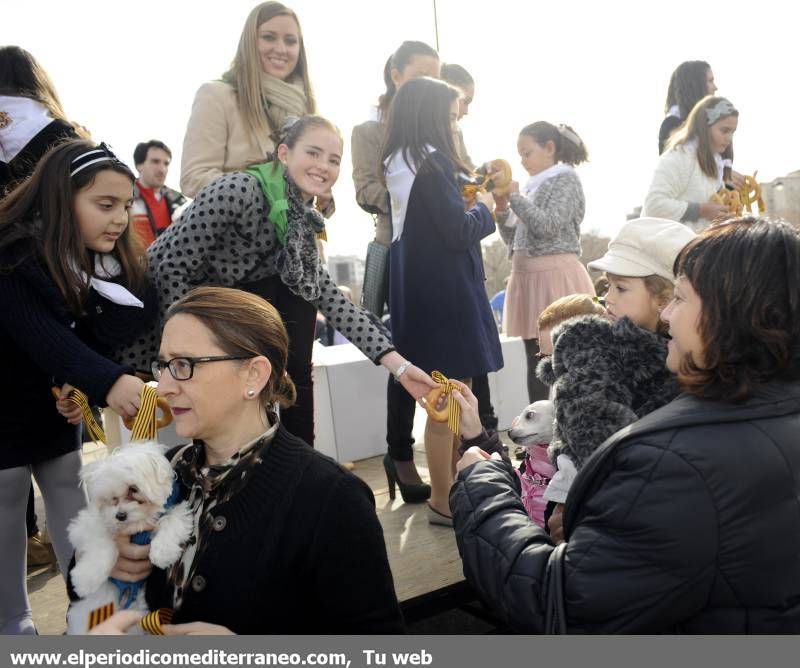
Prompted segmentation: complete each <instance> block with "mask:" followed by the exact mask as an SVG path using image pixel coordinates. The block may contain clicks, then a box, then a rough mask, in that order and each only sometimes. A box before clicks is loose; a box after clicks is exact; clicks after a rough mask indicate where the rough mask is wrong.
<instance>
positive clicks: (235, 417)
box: [118, 287, 403, 635]
mask: <svg viewBox="0 0 800 668" xmlns="http://www.w3.org/2000/svg"><path fill="white" fill-rule="evenodd" d="M288 345H289V340H288V336H287V333H286V329H285V327H284V325H283V322H282V321H281V319H280V316H279V315H278V312H277V311H276V310H275V308H274V307H272V306H271V305H270V304H269V303H268V302H267V301H265V300H264V299H262V298H260V297H258V296H256V295H253V294H250V293H248V292H244V291H241V290H235V289H231V288H218V287H213V288H211V287H206V288H197V289H195V290H192V291H191V292H190V293H188V294H187V295H186V296H185V297H183V299H181V300H180V301H178V302H176V303H175V304H173V305H172V307H171V308H170V310H169V312H168V314H167V321H166V325H165V326H164V335H163V338H162V340H161V349H160V351H159V355H158V360H157V361H155V362H154V363H153V375H154V376H155V377H156V379H158V394H159V396H161V397H164V398H165V399H166V400H167V402H168V403H169V405H170V408H171V410H172V414H173V415H174V416H175V427H176V430H177V432H178V434H179V435H180V436H182V437H185V438H191V439H193V442H192V443H191V444H190V445H188V446H184V447H183V448H182V449H176V450H174V451H172V452H170V453H168V454H167V456H168V457H169V458H170V459H172V461H173V463H174V467H175V470H176V473H177V475H178V483H179V486H180V496H181V498H182V499H186V500H188V502H189V507H190V509H191V511H192V513H193V515H194V529H193V532H192V535H191V537H190V539H189V542H188V544H187V546H186V549H185V551H184V553H183V556H182V557H181V559H180V560H179V561H178V562H176V563H175V565H174V566H172V567H171V569H170V570H168V571H161V570H154V571H153V572H152V574H151V575H150V577H149V579H148V581H147V594H146V595H147V602H148V605H149V607H150V609H151V610H155V609H158V608H162V607H166V608H172V609H174V611H175V615H174V618H173V624H172V625H170V626H167V627H166V628H165V632H166V634H167V635H187V634H213V635H220V634H226V633H237V634H274V633H313V634H315V633H401V632H402V631H403V621H402V617H401V614H400V608H399V606H398V603H397V599H396V597H395V593H394V585H393V582H392V574H391V572H390V570H389V563H388V561H387V557H386V547H385V545H384V540H383V532H382V530H381V526H380V524H379V522H378V518H377V516H376V514H375V500H374V498H373V496H372V492H371V491H370V489H369V487H367V485H366V484H365V483H364V482H362V481H361V480H360V479H358V478H356V477H355V476H354V475H352V474H351V473H348V472H347V471H345V470H344V469H343V468H342V467H340V466H339V465H338V464H337V463H336V462H334V461H333V460H332V459H330V458H328V457H326V456H325V455H322V454H320V453H318V452H316V451H315V450H312V449H311V448H310V447H309V446H308V445H307V444H306V443H304V442H303V441H301V440H300V439H299V438H296V437H295V436H293V435H292V434H290V433H289V432H288V431H287V430H286V429H285V428H284V427H283V425H282V424H281V422H280V420H279V417H278V414H277V412H276V410H275V407H276V405H280V406H283V407H286V406H289V405H291V404H292V403H293V402H294V397H295V392H294V385H293V384H292V380H291V378H289V376H288V375H287V374H286V361H287V355H288ZM148 549H149V548H142V547H140V546H132V545H131V546H127V550H126V553H124V555H127V556H131V555H133V556H135V557H137V561H136V564H135V567H134V568H131V562H130V561H128V560H127V559H126V558H125V556H123V557H122V558H121V559H120V561H119V562H118V567H119V568H120V570H122V571H127V572H129V573H130V572H132V571H137V572H138V573H139V575H138V576H137V577H135V578H133V579H141V577H142V570H141V565H142V563H143V564H144V566H145V574H146V570H147V568H148V567H149V562H147V561H146V560H144V561H143V560H142V558H143V557H144V558H145V559H146V555H147V552H148ZM137 550H138V552H137ZM122 579H131V578H130V577H129V576H127V575H124V574H123V576H122ZM131 621H135V620H131Z"/></svg>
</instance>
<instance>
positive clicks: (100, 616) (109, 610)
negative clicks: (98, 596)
mask: <svg viewBox="0 0 800 668" xmlns="http://www.w3.org/2000/svg"><path fill="white" fill-rule="evenodd" d="M113 614H114V604H113V603H106V604H105V605H101V606H100V607H99V608H95V609H94V610H92V611H91V612H90V613H89V624H88V625H87V628H88V630H89V631H91V630H92V629H93V628H94V627H95V626H97V625H98V624H102V623H103V622H104V621H106V620H107V619H108V618H109V617H111V615H113Z"/></svg>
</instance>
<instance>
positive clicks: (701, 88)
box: [664, 60, 711, 120]
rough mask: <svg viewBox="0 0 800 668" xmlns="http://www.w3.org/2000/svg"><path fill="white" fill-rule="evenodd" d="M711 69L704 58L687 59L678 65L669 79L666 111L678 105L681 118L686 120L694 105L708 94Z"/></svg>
mask: <svg viewBox="0 0 800 668" xmlns="http://www.w3.org/2000/svg"><path fill="white" fill-rule="evenodd" d="M710 69H711V65H709V64H708V63H707V62H706V61H704V60H687V61H685V62H682V63H681V64H680V65H678V67H676V68H675V71H674V72H673V73H672V76H671V77H670V80H669V87H668V88H667V102H666V105H665V106H664V113H669V110H670V108H671V107H674V106H675V105H677V106H678V108H679V109H680V114H681V118H682V119H683V120H686V117H687V116H688V115H689V112H690V111H691V110H692V109H693V108H694V105H696V104H697V103H698V102H699V101H700V100H701V99H702V98H704V97H705V96H706V95H708V83H707V82H706V75H707V74H708V70H710Z"/></svg>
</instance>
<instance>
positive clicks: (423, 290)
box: [389, 151, 503, 378]
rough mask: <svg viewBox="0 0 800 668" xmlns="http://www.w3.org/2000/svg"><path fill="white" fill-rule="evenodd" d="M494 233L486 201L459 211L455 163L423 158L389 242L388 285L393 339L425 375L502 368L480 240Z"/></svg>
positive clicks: (465, 374) (469, 375)
mask: <svg viewBox="0 0 800 668" xmlns="http://www.w3.org/2000/svg"><path fill="white" fill-rule="evenodd" d="M492 232H494V221H493V220H492V215H491V213H490V212H489V209H487V208H486V207H485V206H484V205H483V204H478V205H476V206H474V207H473V208H472V209H470V210H469V211H467V212H465V211H464V201H463V199H462V198H461V190H460V189H459V187H458V185H457V182H456V170H455V165H454V164H453V163H452V162H451V161H450V160H449V159H448V158H446V157H445V156H443V155H442V154H441V153H439V152H438V151H437V152H434V153H432V154H431V155H430V156H428V158H427V160H426V161H425V163H423V165H422V166H421V167H420V170H419V172H418V173H417V177H416V179H415V180H414V185H413V186H412V188H411V193H410V196H409V202H408V207H407V209H406V218H405V223H404V225H403V234H402V236H401V237H400V239H399V240H397V241H395V242H394V243H392V247H391V272H390V291H389V309H390V311H391V314H392V341H393V342H394V345H395V347H396V348H397V350H398V351H399V352H400V353H401V354H402V355H403V356H404V357H407V358H408V359H410V360H411V361H413V362H414V364H416V365H417V366H419V367H420V368H421V369H424V370H425V371H427V372H428V373H430V372H431V371H433V370H434V369H437V370H439V371H441V372H442V373H443V374H444V375H445V376H447V377H448V378H472V377H473V376H477V375H480V374H484V373H486V372H488V371H497V370H498V369H501V368H502V367H503V353H502V351H501V350H500V339H499V337H498V335H497V325H496V324H495V321H494V317H493V316H492V309H491V307H490V306H489V300H488V298H487V296H486V290H485V288H484V282H485V280H486V277H485V274H484V272H483V257H482V256H481V245H480V240H481V239H483V238H484V237H487V236H489V235H490V234H491V233H492Z"/></svg>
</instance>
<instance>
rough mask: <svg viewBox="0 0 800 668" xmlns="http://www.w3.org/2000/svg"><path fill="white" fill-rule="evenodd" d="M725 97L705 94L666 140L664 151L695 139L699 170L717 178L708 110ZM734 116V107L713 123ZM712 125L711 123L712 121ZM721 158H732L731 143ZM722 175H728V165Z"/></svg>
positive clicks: (727, 176)
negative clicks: (730, 111) (729, 112)
mask: <svg viewBox="0 0 800 668" xmlns="http://www.w3.org/2000/svg"><path fill="white" fill-rule="evenodd" d="M724 99H725V98H722V97H716V96H713V95H706V96H705V97H704V98H703V99H702V100H700V101H699V102H698V103H697V104H696V105H694V109H692V111H691V112H690V113H689V117H688V118H687V119H686V122H685V123H684V124H683V125H682V126H681V127H680V128H679V129H678V130H677V131H676V132H675V133H674V134H673V135H672V136H671V137H670V139H669V141H668V142H667V147H666V149H664V152H665V153H666V152H667V151H670V150H672V149H674V148H677V147H678V146H683V145H684V144H686V142H688V141H691V140H693V139H695V140H697V162H698V163H699V164H700V171H702V172H703V174H705V175H706V176H710V177H711V178H717V176H718V175H717V163H716V161H715V160H714V151H712V150H711V125H709V124H708V110H709V109H711V108H712V107H715V106H716V105H717V104H719V102H720V100H724ZM730 116H736V117H737V118H738V116H739V112H738V111H736V109H734V110H733V113H731V114H728V115H727V116H720V117H719V118H718V119H717V120H716V121H714V123H718V122H719V121H721V120H722V119H723V118H729V117H730ZM712 125H713V123H712ZM722 158H723V159H726V160H733V144H730V146H728V148H726V149H725V152H724V153H723V154H722ZM723 177H724V178H726V179H727V178H729V177H730V167H725V169H724V170H723Z"/></svg>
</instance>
